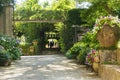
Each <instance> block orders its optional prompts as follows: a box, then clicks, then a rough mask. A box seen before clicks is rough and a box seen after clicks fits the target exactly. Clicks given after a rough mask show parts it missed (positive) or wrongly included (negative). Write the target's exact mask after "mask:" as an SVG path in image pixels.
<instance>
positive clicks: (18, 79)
mask: <svg viewBox="0 0 120 80" xmlns="http://www.w3.org/2000/svg"><path fill="white" fill-rule="evenodd" d="M0 80H100V79H99V78H98V77H97V76H96V75H95V74H93V73H91V72H89V71H87V70H86V69H85V67H84V66H82V65H77V64H75V63H74V61H73V60H67V59H66V58H65V57H63V56H62V55H42V56H23V57H22V59H21V60H19V61H15V62H14V63H13V64H12V66H10V67H0Z"/></svg>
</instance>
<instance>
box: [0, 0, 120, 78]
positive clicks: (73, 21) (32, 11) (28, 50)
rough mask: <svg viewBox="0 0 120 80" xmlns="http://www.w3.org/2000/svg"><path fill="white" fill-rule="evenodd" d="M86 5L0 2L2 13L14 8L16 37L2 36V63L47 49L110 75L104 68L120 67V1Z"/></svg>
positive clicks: (59, 0)
mask: <svg viewBox="0 0 120 80" xmlns="http://www.w3.org/2000/svg"><path fill="white" fill-rule="evenodd" d="M86 2H87V3H86ZM86 2H85V1H84V0H53V1H52V2H47V1H46V2H43V3H40V2H39V0H26V1H23V2H22V3H20V4H17V3H16V2H15V1H14V0H9V1H0V3H1V6H0V8H1V10H3V11H4V7H3V5H6V4H12V5H13V6H14V8H13V9H14V12H13V36H14V38H11V37H8V36H4V35H1V36H0V38H1V39H0V41H1V43H0V45H1V49H0V50H1V58H0V59H1V61H3V62H4V60H7V61H8V62H10V61H12V60H16V59H20V56H21V55H23V56H25V55H40V54H42V52H43V51H45V50H55V49H56V50H59V51H60V52H61V53H62V54H64V55H65V56H66V57H67V58H69V59H75V60H76V61H77V62H78V63H79V64H81V65H86V67H87V69H89V68H91V69H92V70H93V71H94V72H96V73H98V74H99V75H100V76H101V77H102V78H103V77H105V76H104V74H108V73H107V72H105V71H104V70H107V69H106V68H104V67H106V66H104V65H107V64H108V65H109V64H110V65H116V66H119V64H120V58H119V54H120V53H119V52H120V51H119V48H120V41H119V40H120V19H119V18H120V6H119V4H120V1H116V0H106V1H101V0H95V1H94V0H86ZM85 5H86V6H85ZM81 6H82V7H81ZM83 6H84V7H83ZM2 8H3V9H2ZM1 14H2V12H1ZM21 53H22V54H21ZM3 57H4V59H3ZM9 64H10V63H9ZM7 65H8V64H7ZM115 71H116V70H115ZM115 75H117V74H115ZM103 79H104V78H103ZM107 79H108V80H110V78H109V77H108V78H107ZM111 79H113V80H114V78H113V77H111ZM115 80H118V78H116V79H115Z"/></svg>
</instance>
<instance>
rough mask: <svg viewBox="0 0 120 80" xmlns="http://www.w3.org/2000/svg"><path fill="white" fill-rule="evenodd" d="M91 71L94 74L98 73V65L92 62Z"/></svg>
mask: <svg viewBox="0 0 120 80" xmlns="http://www.w3.org/2000/svg"><path fill="white" fill-rule="evenodd" d="M92 67H93V69H94V71H95V72H98V69H99V63H96V62H94V63H93V65H92Z"/></svg>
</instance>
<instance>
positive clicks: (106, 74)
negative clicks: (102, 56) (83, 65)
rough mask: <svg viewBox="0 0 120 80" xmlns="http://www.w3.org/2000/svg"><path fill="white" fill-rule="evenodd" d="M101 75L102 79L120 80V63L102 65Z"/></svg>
mask: <svg viewBox="0 0 120 80" xmlns="http://www.w3.org/2000/svg"><path fill="white" fill-rule="evenodd" d="M99 75H100V76H101V78H102V80H120V66H119V65H100V67H99Z"/></svg>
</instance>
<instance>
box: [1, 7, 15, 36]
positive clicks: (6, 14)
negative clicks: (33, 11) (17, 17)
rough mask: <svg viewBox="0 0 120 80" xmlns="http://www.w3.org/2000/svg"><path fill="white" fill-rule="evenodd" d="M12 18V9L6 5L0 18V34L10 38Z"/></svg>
mask: <svg viewBox="0 0 120 80" xmlns="http://www.w3.org/2000/svg"><path fill="white" fill-rule="evenodd" d="M12 16H13V7H12V6H10V5H8V6H5V7H4V11H3V14H2V15H1V16H0V33H2V34H5V35H9V36H12V35H13V31H12V30H13V29H12V20H13V19H12Z"/></svg>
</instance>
